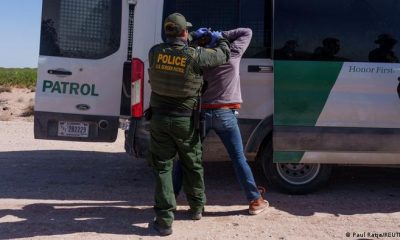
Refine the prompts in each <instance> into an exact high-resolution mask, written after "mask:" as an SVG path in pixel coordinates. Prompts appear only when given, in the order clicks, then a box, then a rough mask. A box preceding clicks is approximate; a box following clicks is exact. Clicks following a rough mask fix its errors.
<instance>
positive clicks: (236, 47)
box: [222, 28, 253, 57]
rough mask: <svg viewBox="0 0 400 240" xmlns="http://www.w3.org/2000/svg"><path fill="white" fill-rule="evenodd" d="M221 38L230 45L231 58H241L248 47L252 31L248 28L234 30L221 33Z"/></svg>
mask: <svg viewBox="0 0 400 240" xmlns="http://www.w3.org/2000/svg"><path fill="white" fill-rule="evenodd" d="M222 36H224V37H226V38H227V39H228V40H229V42H230V43H231V57H242V56H243V54H244V52H245V51H246V49H247V48H248V47H249V45H250V42H251V38H252V36H253V31H252V30H251V29H250V28H236V29H233V30H229V31H223V32H222Z"/></svg>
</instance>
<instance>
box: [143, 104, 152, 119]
mask: <svg viewBox="0 0 400 240" xmlns="http://www.w3.org/2000/svg"><path fill="white" fill-rule="evenodd" d="M152 116H153V111H152V110H151V107H149V108H148V109H146V111H144V119H146V121H150V120H151V117H152Z"/></svg>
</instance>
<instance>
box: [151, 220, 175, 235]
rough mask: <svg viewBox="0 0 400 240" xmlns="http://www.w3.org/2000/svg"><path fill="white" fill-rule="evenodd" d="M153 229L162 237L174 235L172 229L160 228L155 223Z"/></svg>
mask: <svg viewBox="0 0 400 240" xmlns="http://www.w3.org/2000/svg"><path fill="white" fill-rule="evenodd" d="M153 228H154V229H155V230H156V231H157V232H158V234H160V236H168V235H171V234H172V227H166V226H160V225H158V224H157V222H155V221H154V222H153Z"/></svg>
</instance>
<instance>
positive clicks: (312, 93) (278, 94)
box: [274, 61, 343, 126]
mask: <svg viewBox="0 0 400 240" xmlns="http://www.w3.org/2000/svg"><path fill="white" fill-rule="evenodd" d="M342 66H343V62H317V61H275V62H274V68H275V78H274V79H275V80H274V85H275V93H274V94H275V110H274V111H275V113H274V125H291V126H293V125H295V126H315V124H316V122H317V120H318V117H319V115H320V114H321V112H322V109H323V107H324V105H325V102H326V100H327V99H328V96H329V93H330V91H331V89H332V87H333V85H334V84H335V82H336V79H337V77H338V76H339V73H340V70H341V69H342Z"/></svg>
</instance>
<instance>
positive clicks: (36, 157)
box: [0, 90, 400, 240]
mask: <svg viewBox="0 0 400 240" xmlns="http://www.w3.org/2000/svg"><path fill="white" fill-rule="evenodd" d="M27 91H28V90H26V91H24V90H16V91H14V90H13V93H14V94H16V93H18V94H17V95H18V97H11V96H10V95H8V94H6V93H0V103H1V108H3V107H4V106H5V105H4V104H8V105H6V106H10V107H11V109H10V110H8V111H10V112H12V113H13V115H9V116H12V117H11V118H10V119H9V121H0V136H1V138H0V179H1V181H0V239H160V238H161V237H158V236H157V235H155V232H154V231H153V229H151V228H149V227H148V225H149V222H151V221H152V219H153V217H154V212H153V209H152V204H153V186H154V184H153V177H152V171H151V169H150V168H149V166H148V165H147V164H146V162H145V160H143V159H131V158H130V157H129V156H127V155H126V154H125V153H124V149H123V141H124V139H123V134H122V132H120V134H119V137H118V139H117V141H116V142H115V143H76V142H63V141H43V140H34V139H33V123H32V121H31V118H30V119H29V118H28V119H26V118H21V117H18V116H19V114H18V111H19V110H17V109H24V107H23V104H27V103H29V101H30V100H29V99H30V98H33V94H32V93H28V92H27ZM24 94H26V95H27V96H24V100H23V101H20V100H18V99H19V97H22V95H24ZM11 95H12V94H11ZM13 99H14V100H13ZM5 101H6V102H7V103H5ZM13 103H15V104H16V105H15V107H13ZM17 103H18V104H17ZM22 103H23V104H22ZM14 108H15V109H14ZM3 113H4V112H1V114H2V115H1V116H3ZM204 165H205V181H206V193H207V199H208V203H207V206H206V213H205V214H204V217H203V219H201V220H200V221H192V220H189V217H188V215H187V213H186V210H187V209H188V206H187V204H186V201H185V198H184V195H181V196H180V197H179V198H178V204H179V207H178V211H177V213H176V220H175V222H174V224H173V231H174V233H173V235H171V236H168V237H165V238H163V239H199V240H202V239H216V240H219V239H279V240H289V239H400V174H399V173H400V169H398V168H369V167H343V166H342V167H338V168H336V169H335V171H334V173H333V175H332V178H331V181H330V183H329V185H328V186H327V187H326V188H324V189H322V190H320V191H318V192H316V193H313V194H309V195H303V196H292V195H287V194H282V193H280V192H278V191H277V190H276V189H273V188H268V191H267V195H266V196H267V199H268V200H269V202H270V205H271V207H270V208H269V209H268V210H267V211H266V212H264V213H261V214H259V215H257V216H249V215H248V214H247V202H246V201H245V198H244V195H243V193H242V191H241V189H240V187H239V185H238V183H237V181H236V179H235V176H234V173H233V169H232V166H231V164H230V162H206V163H205V164H204ZM251 166H252V168H253V170H254V173H255V177H256V181H257V182H258V184H259V185H264V186H266V185H267V184H266V182H265V181H264V177H263V176H262V174H261V172H260V171H259V169H258V168H257V166H256V165H255V164H253V163H252V164H251ZM372 234H390V236H387V237H385V236H383V235H382V236H376V237H375V236H371V235H372ZM378 237H379V238H378Z"/></svg>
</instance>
